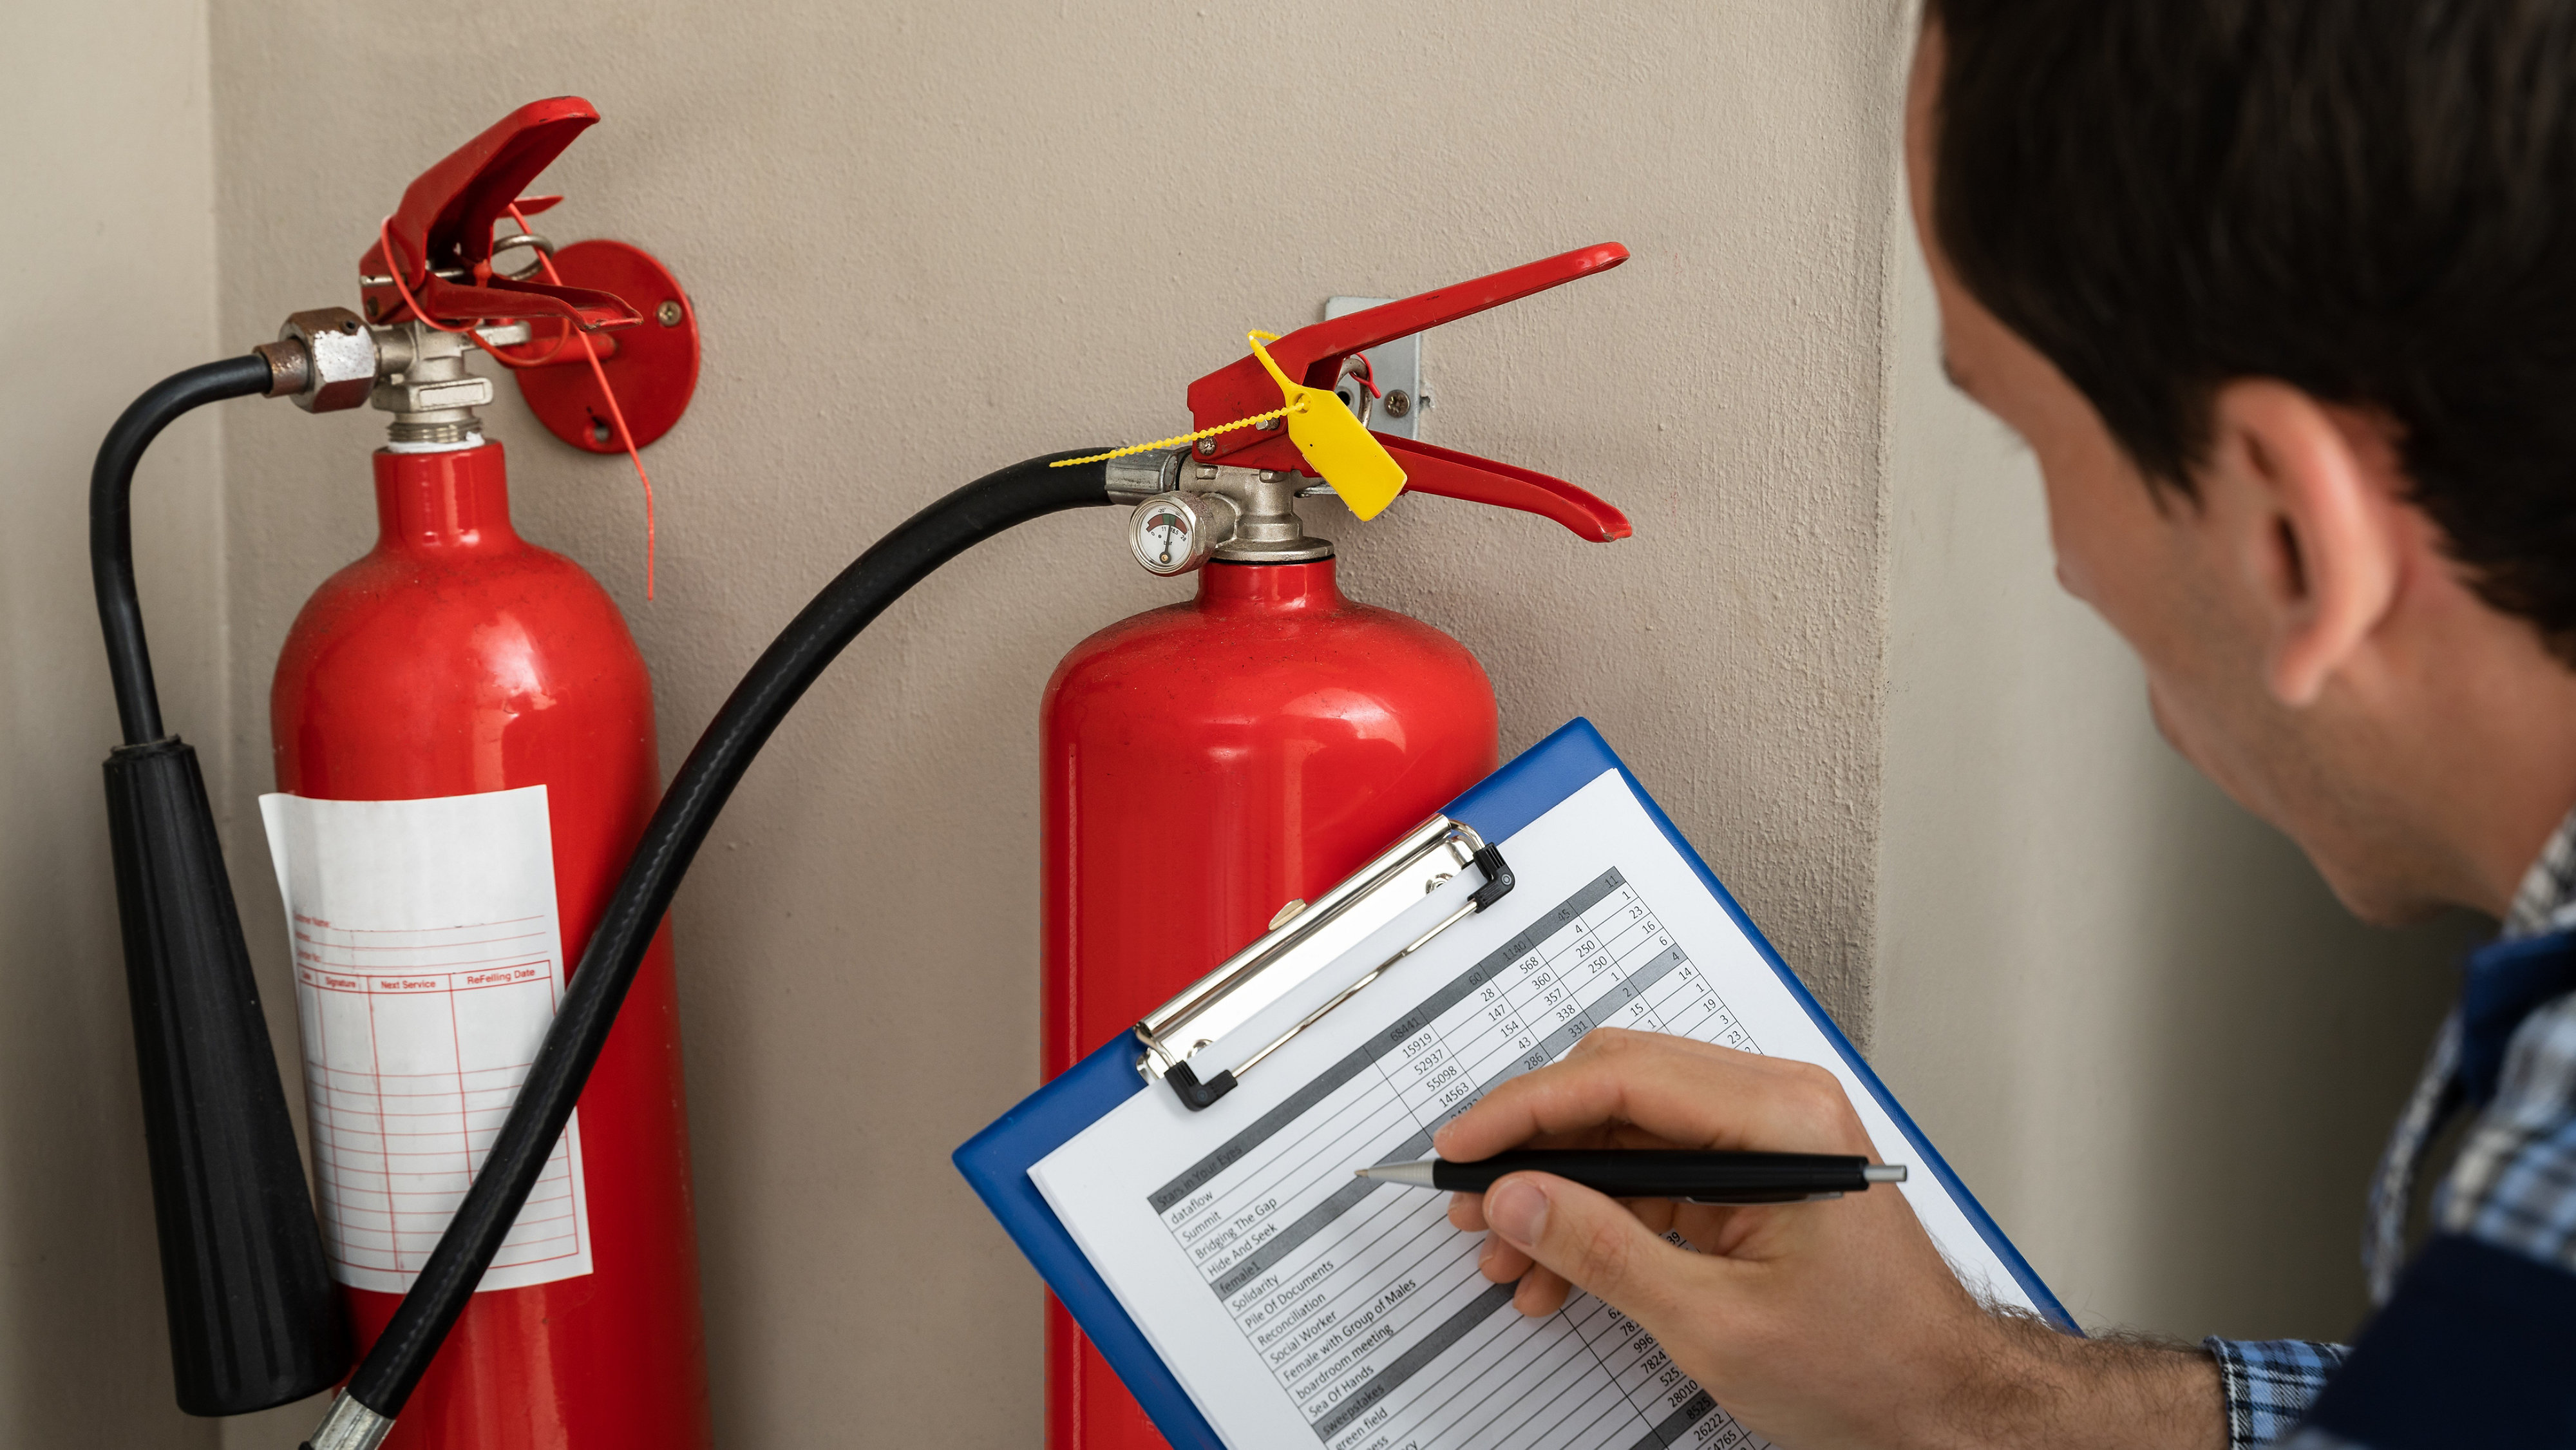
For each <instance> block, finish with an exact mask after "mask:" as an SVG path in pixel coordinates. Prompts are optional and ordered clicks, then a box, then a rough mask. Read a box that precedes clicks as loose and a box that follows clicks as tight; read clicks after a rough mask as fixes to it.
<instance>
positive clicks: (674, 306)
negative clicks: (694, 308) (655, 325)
mask: <svg viewBox="0 0 2576 1450" xmlns="http://www.w3.org/2000/svg"><path fill="white" fill-rule="evenodd" d="M653 316H654V317H655V318H656V319H658V320H659V321H660V322H661V324H662V325H663V326H664V327H677V326H679V325H680V304H679V303H677V302H665V303H663V304H662V305H661V306H659V307H657V308H655V309H653Z"/></svg>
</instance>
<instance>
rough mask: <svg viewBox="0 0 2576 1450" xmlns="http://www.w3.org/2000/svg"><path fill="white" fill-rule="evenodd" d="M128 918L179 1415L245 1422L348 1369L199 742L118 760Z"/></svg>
mask: <svg viewBox="0 0 2576 1450" xmlns="http://www.w3.org/2000/svg"><path fill="white" fill-rule="evenodd" d="M107 818H108V833H109V838H110V840H111V842H112V844H113V845H114V847H115V852H116V904H117V914H118V916H119V917H120V918H121V920H122V924H123V926H124V929H125V979H126V987H127V991H128V993H129V995H130V996H131V998H132V1001H133V1007H134V1055H135V1059H136V1062H137V1064H138V1065H139V1066H140V1068H141V1069H142V1074H141V1075H142V1082H143V1135H144V1145H145V1150H146V1152H147V1153H148V1154H149V1156H150V1158H151V1162H152V1207H153V1219H154V1223H155V1226H156V1227H157V1228H158V1230H159V1232H160V1239H161V1289H162V1295H163V1298H164V1300H165V1301H166V1303H167V1306H168V1308H169V1314H170V1360H171V1368H172V1370H173V1373H174V1375H175V1378H176V1379H177V1381H178V1387H179V1408H180V1409H182V1410H185V1411H187V1412H188V1413H189V1414H192V1415H238V1414H242V1413H245V1412H247V1411H251V1410H261V1409H266V1408H268V1407H269V1406H271V1405H282V1404H285V1403H287V1402H289V1401H291V1400H299V1399H302V1398H304V1397H305V1396H307V1395H310V1394H315V1393H318V1392H319V1391H322V1390H326V1389H329V1388H330V1387H331V1386H332V1385H333V1384H334V1383H336V1382H337V1381H338V1380H339V1378H340V1375H341V1372H342V1371H343V1370H345V1369H347V1368H348V1365H349V1343H348V1334H347V1332H346V1330H345V1329H344V1328H343V1327H342V1324H341V1321H340V1314H339V1309H338V1303H337V1300H336V1299H335V1297H334V1296H333V1293H332V1288H331V1279H330V1274H329V1272H328V1270H327V1269H326V1268H325V1266H324V1264H323V1258H322V1236H321V1233H320V1232H319V1230H318V1229H317V1227H316V1225H315V1223H314V1219H313V1201H312V1199H311V1197H310V1196H308V1193H307V1190H306V1187H305V1180H304V1166H303V1163H302V1162H301V1161H300V1160H299V1159H298V1158H297V1157H296V1152H295V1127H294V1124H293V1123H292V1122H291V1121H290V1120H289V1119H288V1117H287V1114H286V1093H285V1091H284V1089H283V1088H282V1087H281V1086H280V1085H279V1083H278V1078H277V1059H276V1057H275V1056H273V1055H272V1053H271V1051H270V1048H269V1040H268V1022H267V1020H266V1019H265V1018H264V1017H262V1016H261V1014H260V1007H259V986H258V984H257V983H256V982H255V981H254V980H253V979H252V977H251V969H250V952H249V950H248V948H247V947H245V946H244V945H243V942H242V929H241V916H240V914H239V913H238V912H237V911H236V910H235V909H234V907H233V891H232V882H231V880H230V879H229V877H228V876H227V875H226V873H225V871H224V858H223V851H222V848H221V846H220V845H219V844H218V843H217V841H216V839H215V821H214V813H213V811H212V810H211V809H210V808H209V807H208V805H207V803H206V782H205V777H204V776H203V775H201V774H200V773H199V772H198V769H197V752H196V749H195V747H193V746H190V745H188V744H186V743H184V742H182V741H180V740H179V739H177V738H176V737H172V738H169V739H165V740H159V741H155V742H153V743H151V744H149V745H126V746H120V747H118V748H117V750H116V751H115V752H114V753H112V754H110V755H109V756H108V758H107Z"/></svg>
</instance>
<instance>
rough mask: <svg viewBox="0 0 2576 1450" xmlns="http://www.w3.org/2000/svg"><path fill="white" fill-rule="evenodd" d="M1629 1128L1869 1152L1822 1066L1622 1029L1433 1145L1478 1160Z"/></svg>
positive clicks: (1679, 1140)
mask: <svg viewBox="0 0 2576 1450" xmlns="http://www.w3.org/2000/svg"><path fill="white" fill-rule="evenodd" d="M1623 1123H1624V1124H1633V1125H1635V1127H1637V1128H1639V1129H1643V1130H1644V1131H1645V1132H1647V1133H1649V1134H1652V1135H1653V1136H1654V1137H1656V1138H1659V1139H1662V1140H1666V1141H1669V1142H1672V1143H1676V1144H1683V1145H1687V1146H1691V1147H1700V1148H1768V1149H1775V1150H1805V1151H1811V1152H1845V1153H1867V1152H1869V1151H1870V1146H1869V1140H1868V1135H1867V1134H1866V1133H1865V1132H1863V1131H1862V1129H1861V1127H1860V1120H1859V1118H1858V1117H1857V1116H1855V1115H1854V1114H1853V1112H1852V1110H1851V1100H1850V1098H1849V1097H1848V1096H1846V1095H1845V1094H1844V1092H1843V1089H1842V1084H1841V1083H1840V1082H1839V1081H1837V1080H1836V1079H1835V1078H1834V1076H1833V1074H1831V1073H1829V1072H1827V1071H1825V1070H1824V1069H1823V1068H1820V1067H1815V1066H1812V1065H1809V1064H1806V1063H1800V1062H1791V1061H1787V1060H1784V1059H1780V1058H1769V1057H1761V1056H1757V1055H1755V1054H1752V1053H1745V1052H1733V1051H1729V1050H1728V1049H1726V1048H1723V1047H1716V1046H1712V1045H1711V1044H1708V1043H1704V1042H1694V1041H1691V1040H1690V1039H1688V1038H1681V1037H1668V1036H1665V1035H1663V1034H1660V1033H1648V1032H1623V1031H1619V1030H1617V1029H1614V1028H1601V1029H1597V1030H1595V1031H1593V1032H1591V1033H1589V1034H1587V1035H1586V1036H1585V1037H1584V1039H1583V1040H1582V1041H1581V1042H1579V1043H1577V1044H1575V1047H1574V1050H1573V1051H1572V1052H1569V1053H1567V1054H1566V1056H1565V1058H1564V1060H1562V1061H1560V1062H1557V1063H1554V1064H1551V1065H1550V1066H1547V1067H1543V1068H1540V1069H1538V1070H1537V1071H1535V1072H1530V1073H1525V1074H1523V1075H1521V1076H1519V1077H1516V1078H1513V1079H1511V1080H1510V1081H1508V1082H1505V1083H1503V1084H1502V1085H1500V1086H1498V1087H1496V1088H1495V1089H1494V1090H1493V1091H1492V1092H1490V1093H1487V1094H1486V1095H1485V1096H1484V1098H1483V1099H1482V1100H1481V1101H1479V1102H1478V1103H1477V1104H1476V1105H1475V1106H1474V1107H1472V1108H1470V1109H1468V1110H1467V1111H1466V1112H1465V1113H1463V1114H1461V1115H1459V1116H1458V1117H1457V1118H1456V1119H1454V1120H1452V1121H1451V1122H1449V1123H1448V1124H1447V1125H1445V1126H1444V1127H1442V1128H1441V1130H1440V1133H1439V1135H1438V1136H1437V1137H1436V1138H1435V1139H1434V1140H1433V1146H1434V1147H1435V1148H1436V1149H1437V1150H1438V1151H1439V1153H1440V1155H1441V1156H1442V1157H1444V1158H1449V1159H1453V1160H1457V1161H1462V1162H1463V1161H1473V1160H1475V1159H1479V1158H1484V1157H1488V1156H1490V1155H1492V1154H1494V1153H1498V1152H1501V1151H1502V1150H1503V1149H1506V1148H1512V1147H1518V1146H1521V1145H1523V1144H1525V1143H1528V1142H1530V1141H1531V1140H1533V1139H1536V1138H1539V1137H1541V1136H1543V1135H1551V1134H1573V1133H1581V1132H1585V1131H1587V1130H1594V1129H1598V1128H1599V1127H1600V1126H1601V1125H1603V1124H1623Z"/></svg>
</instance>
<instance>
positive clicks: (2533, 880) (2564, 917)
mask: <svg viewBox="0 0 2576 1450" xmlns="http://www.w3.org/2000/svg"><path fill="white" fill-rule="evenodd" d="M2569 927H2576V810H2571V811H2569V812H2568V813H2567V816H2566V818H2565V819H2564V820H2561V821H2560V822H2559V823H2558V829H2557V830H2555V831H2552V832H2550V833H2549V842H2548V844H2546V845H2544V846H2542V847H2541V848H2540V855H2539V857H2538V858H2537V859H2535V860H2534V861H2533V862H2532V863H2531V869H2529V870H2527V871H2525V872H2523V873H2522V885H2520V886H2519V887H2517V888H2515V890H2514V893H2513V905H2512V906H2511V907H2510V908H2509V909H2507V910H2506V912H2505V915H2504V939H2505V940H2506V941H2517V940H2520V939H2521V938H2523V937H2530V936H2538V935H2540V934H2541V933H2543V932H2548V931H2560V930H2565V929H2567V928H2569Z"/></svg>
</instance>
